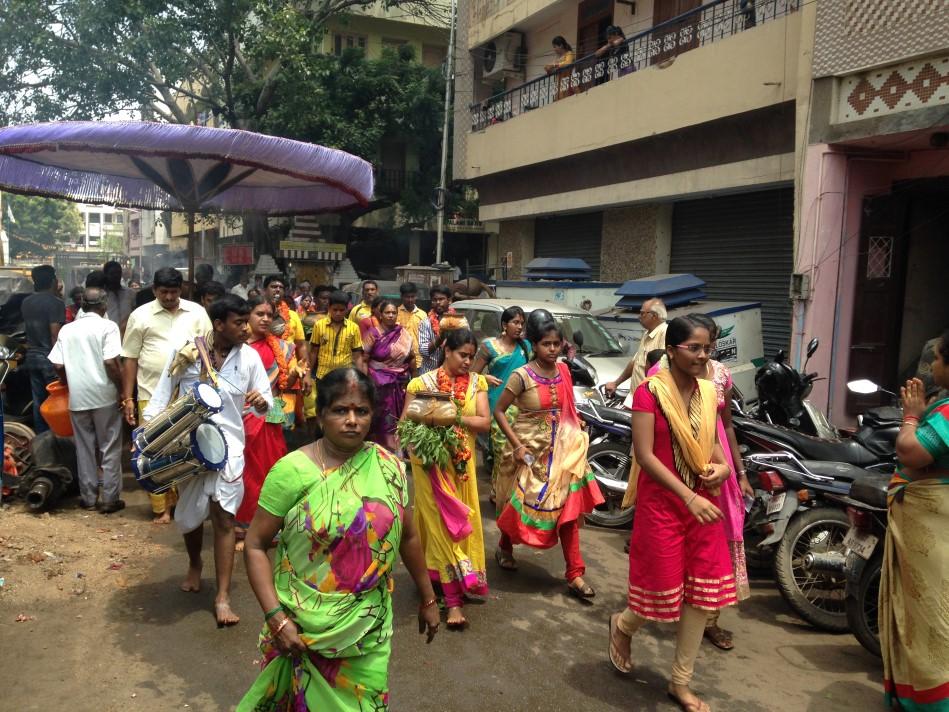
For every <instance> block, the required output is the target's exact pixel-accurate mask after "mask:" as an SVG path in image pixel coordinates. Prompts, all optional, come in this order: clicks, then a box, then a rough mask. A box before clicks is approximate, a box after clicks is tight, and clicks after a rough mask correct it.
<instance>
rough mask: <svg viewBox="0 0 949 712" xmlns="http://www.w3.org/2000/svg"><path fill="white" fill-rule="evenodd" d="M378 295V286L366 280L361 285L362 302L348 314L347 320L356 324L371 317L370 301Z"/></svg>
mask: <svg viewBox="0 0 949 712" xmlns="http://www.w3.org/2000/svg"><path fill="white" fill-rule="evenodd" d="M378 295H379V285H378V284H376V283H375V282H374V281H373V280H371V279H367V280H366V281H364V282H363V283H362V301H361V302H359V304H357V305H356V306H354V307H353V310H352V311H351V312H349V320H350V321H352V322H353V323H354V324H358V323H359V322H360V321H362V320H363V319H365V318H366V317H367V316H372V300H373V299H375V298H376V297H377V296H378Z"/></svg>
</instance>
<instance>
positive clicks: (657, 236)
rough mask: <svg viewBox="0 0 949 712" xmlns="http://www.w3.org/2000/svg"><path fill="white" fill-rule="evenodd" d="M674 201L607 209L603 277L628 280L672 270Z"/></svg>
mask: <svg viewBox="0 0 949 712" xmlns="http://www.w3.org/2000/svg"><path fill="white" fill-rule="evenodd" d="M671 245H672V205H660V204H658V203H648V204H645V205H631V206H627V207H625V208H615V209H613V210H605V211H603V237H602V242H601V246H600V279H601V280H603V281H604V282H625V281H626V280H628V279H638V278H640V277H647V276H649V275H651V274H657V273H662V272H668V271H669V258H670V249H671Z"/></svg>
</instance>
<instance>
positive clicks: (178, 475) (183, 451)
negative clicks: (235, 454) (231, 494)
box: [132, 422, 227, 494]
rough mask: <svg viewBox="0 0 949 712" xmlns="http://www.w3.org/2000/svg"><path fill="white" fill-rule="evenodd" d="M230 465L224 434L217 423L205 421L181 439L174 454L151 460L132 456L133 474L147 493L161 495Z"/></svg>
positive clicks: (138, 453) (137, 455)
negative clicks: (183, 483) (194, 478)
mask: <svg viewBox="0 0 949 712" xmlns="http://www.w3.org/2000/svg"><path fill="white" fill-rule="evenodd" d="M225 465H227V441H226V440H225V439H224V432H223V431H222V430H221V429H220V428H219V427H218V426H217V425H215V424H214V423H209V422H204V423H201V424H200V425H198V427H197V428H195V429H194V430H192V431H191V434H190V435H189V436H188V437H187V438H181V439H180V440H178V441H177V442H176V443H175V444H174V447H173V449H172V450H171V452H168V453H167V454H165V455H162V456H160V457H148V456H147V455H145V454H143V453H141V452H138V451H136V452H135V453H133V454H132V472H133V473H135V479H136V480H137V481H138V483H139V484H140V485H141V486H142V488H143V489H145V490H147V491H148V492H152V493H153V494H154V493H159V492H164V491H165V490H166V489H169V488H170V487H173V486H174V485H176V484H178V483H180V482H182V481H183V480H186V479H188V478H189V477H193V476H194V475H198V474H201V473H204V472H219V471H221V470H223V469H224V467H225Z"/></svg>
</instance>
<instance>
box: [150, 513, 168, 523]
mask: <svg viewBox="0 0 949 712" xmlns="http://www.w3.org/2000/svg"><path fill="white" fill-rule="evenodd" d="M152 524H171V511H170V510H167V509H166V510H165V511H164V512H162V513H161V514H158V515H156V516H155V518H154V519H153V520H152Z"/></svg>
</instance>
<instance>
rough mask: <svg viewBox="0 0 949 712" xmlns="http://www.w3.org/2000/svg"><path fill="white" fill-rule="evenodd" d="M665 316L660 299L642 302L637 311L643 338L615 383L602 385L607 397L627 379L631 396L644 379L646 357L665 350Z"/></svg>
mask: <svg viewBox="0 0 949 712" xmlns="http://www.w3.org/2000/svg"><path fill="white" fill-rule="evenodd" d="M667 316H668V314H667V313H666V305H665V304H663V302H662V300H661V299H650V300H649V301H646V302H643V306H642V309H640V311H639V323H640V324H642V327H643V336H642V338H641V339H640V340H639V348H638V349H637V350H636V355H635V356H633V358H632V359H631V360H630V362H629V363H628V364H626V368H624V369H623V372H622V373H621V374H620V375H619V377H618V378H617V379H616V380H615V381H610V382H609V383H607V384H605V385H604V389H605V390H606V392H607V394H608V395H611V396H612V395H613V393H615V392H616V388H617V386H620V385H621V384H622V383H623V382H624V381H625V380H626V379H627V378H629V379H630V382H629V392H630V395H631V396H632V393H633V391H635V390H636V387H637V386H638V385H639V384H640V383H642V382H643V380H644V379H645V378H646V355H647V354H648V353H649V352H650V351H652V350H653V349H665V348H666V327H667V324H666V318H667ZM627 400H629V399H627ZM630 402H631V401H630Z"/></svg>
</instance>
